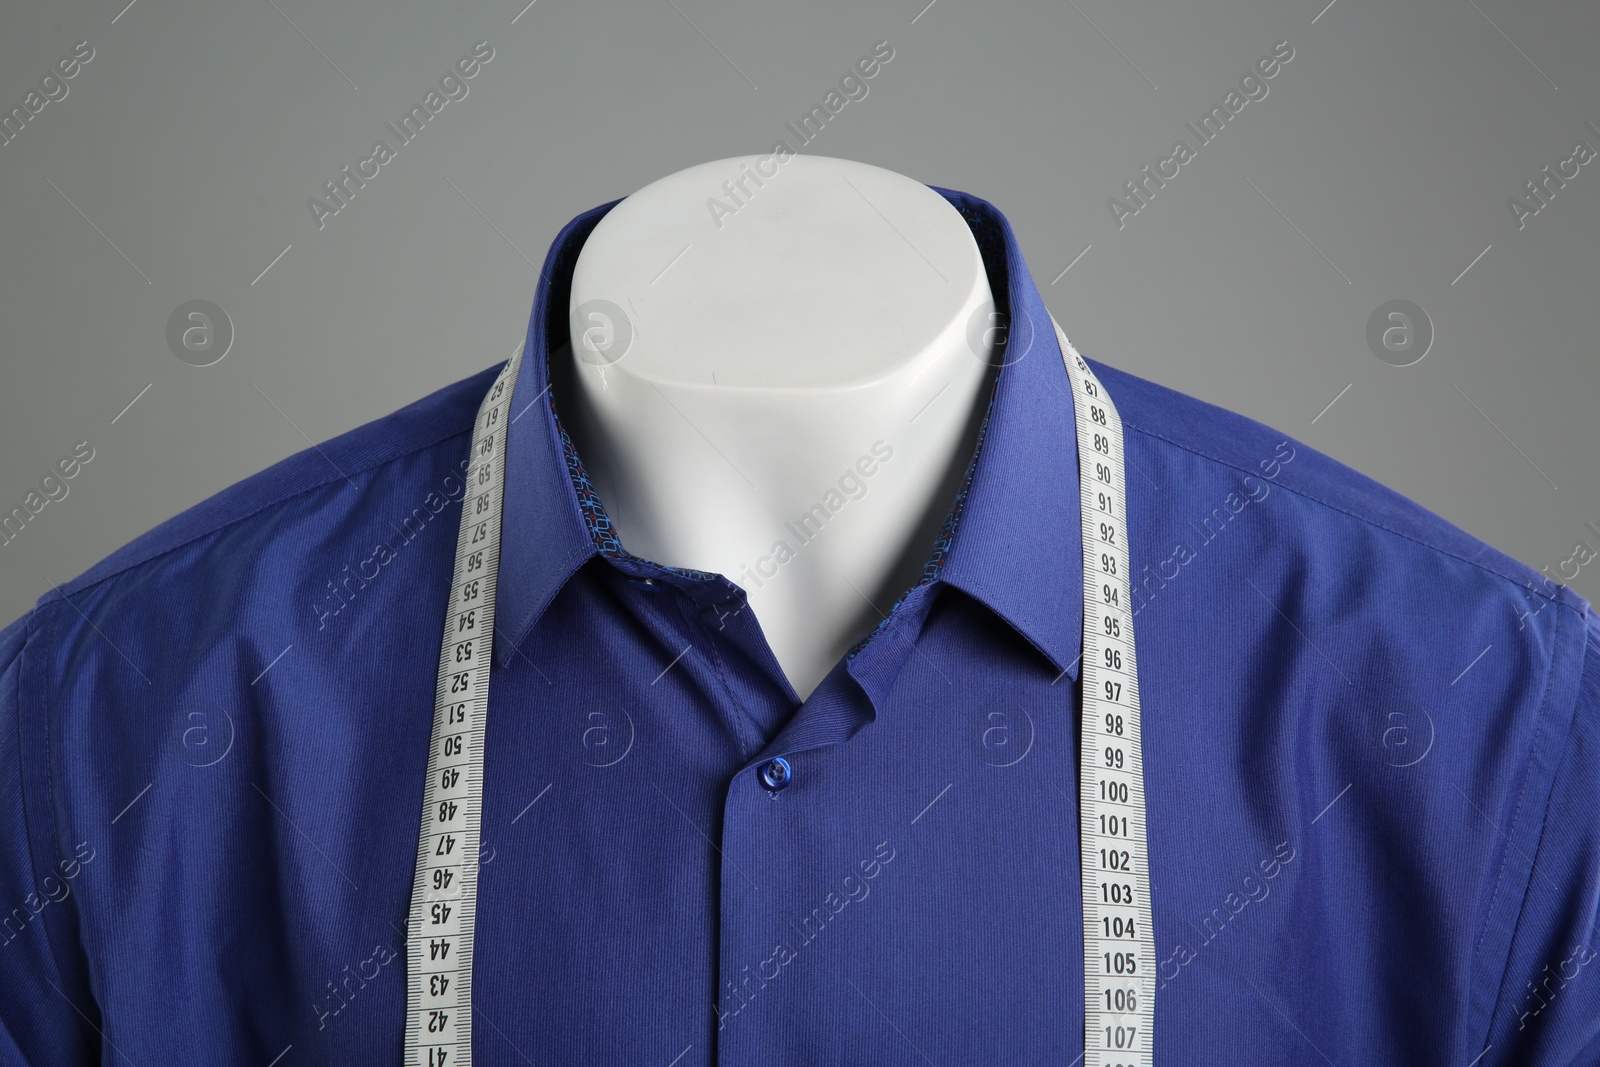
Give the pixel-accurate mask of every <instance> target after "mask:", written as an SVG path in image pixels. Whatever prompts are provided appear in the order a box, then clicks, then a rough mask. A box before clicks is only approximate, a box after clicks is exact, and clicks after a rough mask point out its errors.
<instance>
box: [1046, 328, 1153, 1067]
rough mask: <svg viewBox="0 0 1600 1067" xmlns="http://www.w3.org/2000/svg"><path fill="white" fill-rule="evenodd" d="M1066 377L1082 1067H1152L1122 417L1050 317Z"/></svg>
mask: <svg viewBox="0 0 1600 1067" xmlns="http://www.w3.org/2000/svg"><path fill="white" fill-rule="evenodd" d="M1050 322H1051V324H1052V325H1054V326H1055V328H1056V338H1057V339H1058V340H1059V341H1060V342H1061V358H1062V359H1063V360H1064V361H1065V362H1066V365H1067V377H1068V378H1070V379H1071V380H1072V406H1073V410H1074V412H1075V413H1076V419H1077V424H1078V485H1079V488H1080V494H1081V495H1080V499H1079V509H1080V512H1081V514H1082V517H1083V661H1082V666H1081V668H1080V670H1079V672H1078V673H1079V677H1080V678H1081V679H1082V681H1083V722H1082V729H1083V747H1082V751H1081V754H1080V755H1079V759H1078V766H1079V778H1080V792H1079V799H1078V809H1079V814H1080V817H1081V822H1080V825H1079V831H1078V836H1079V842H1080V847H1081V848H1082V849H1083V859H1082V864H1083V1045H1084V1054H1083V1062H1084V1067H1150V1062H1151V1049H1152V1047H1153V1044H1152V1038H1153V1037H1154V1036H1155V1035H1154V1030H1153V1027H1152V1023H1153V1021H1154V1019H1155V1008H1156V1005H1155V991H1156V990H1155V955H1156V953H1155V938H1154V935H1153V933H1152V932H1151V929H1150V858H1149V853H1148V851H1147V849H1146V847H1145V818H1144V813H1145V808H1144V757H1143V754H1142V750H1141V747H1140V721H1139V671H1138V663H1137V660H1136V659H1135V657H1134V649H1133V612H1132V610H1131V608H1132V601H1131V600H1130V598H1129V595H1128V589H1129V577H1130V575H1129V566H1128V536H1127V530H1128V528H1127V491H1126V489H1125V487H1124V485H1123V475H1124V472H1125V470H1126V466H1127V464H1126V461H1125V460H1124V458H1123V451H1122V419H1121V418H1120V417H1119V416H1118V415H1117V409H1116V407H1115V406H1114V405H1113V404H1112V403H1111V397H1110V396H1109V395H1108V394H1107V393H1106V391H1105V387H1104V386H1102V385H1101V384H1100V381H1099V379H1098V378H1096V377H1095V376H1094V372H1093V371H1092V370H1090V369H1089V364H1088V363H1087V362H1086V361H1085V360H1084V358H1083V357H1082V356H1080V355H1079V354H1078V350H1077V349H1076V348H1073V347H1072V342H1071V341H1069V340H1067V335H1066V333H1065V332H1063V331H1062V329H1061V324H1060V323H1058V322H1056V321H1055V317H1054V316H1052V317H1051V319H1050Z"/></svg>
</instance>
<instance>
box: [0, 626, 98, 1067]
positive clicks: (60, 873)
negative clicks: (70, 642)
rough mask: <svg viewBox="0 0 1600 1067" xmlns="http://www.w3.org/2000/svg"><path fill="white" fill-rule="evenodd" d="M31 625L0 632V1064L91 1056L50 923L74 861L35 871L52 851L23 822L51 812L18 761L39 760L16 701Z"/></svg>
mask: <svg viewBox="0 0 1600 1067" xmlns="http://www.w3.org/2000/svg"><path fill="white" fill-rule="evenodd" d="M29 623H30V617H24V618H22V619H20V620H18V621H17V622H15V623H13V624H12V625H10V626H8V627H6V628H5V629H4V630H0V1067H20V1065H26V1067H79V1065H87V1064H93V1063H98V1062H99V1041H98V1038H97V1036H96V1034H95V1033H94V1030H93V1027H94V1025H95V1024H94V1022H93V1021H92V1019H94V1018H98V1015H99V1013H98V1011H97V1010H96V1009H95V1008H94V1006H93V1003H92V1000H91V999H90V998H89V996H88V993H87V991H86V990H84V989H82V988H79V986H78V984H76V983H72V982H69V981H67V980H66V979H64V978H63V973H62V969H61V968H60V967H59V966H58V964H57V958H56V954H55V951H54V949H53V946H52V937H51V933H50V931H49V929H48V927H49V926H53V925H55V924H56V923H57V922H59V921H60V920H61V919H63V918H68V917H70V915H71V914H72V913H73V912H75V910H76V909H75V907H74V906H72V905H69V904H68V899H69V897H70V896H71V895H72V894H73V893H74V892H75V891H76V887H75V886H74V884H73V881H72V878H71V877H68V875H69V873H71V874H75V873H76V871H77V868H78V867H79V865H78V864H77V863H76V862H74V861H73V860H72V859H71V857H68V858H67V860H66V861H65V865H62V864H63V861H61V860H52V862H51V863H50V864H48V866H49V869H47V870H43V871H41V870H40V869H39V865H38V861H39V859H40V858H41V857H51V856H54V855H55V851H56V850H55V849H54V848H53V846H52V845H51V844H50V842H49V841H46V842H44V843H43V844H44V846H45V847H44V848H43V849H41V848H40V847H39V846H40V844H41V842H40V841H38V840H37V835H33V834H30V826H32V827H38V826H40V825H45V826H49V825H51V823H52V820H51V819H50V817H49V816H48V814H44V813H40V812H36V811H32V810H29V808H28V806H27V804H26V803H25V802H24V795H23V775H24V772H25V767H26V764H25V762H24V761H25V760H29V759H43V758H44V753H43V752H42V751H38V750H36V749H35V747H34V746H31V745H29V744H25V743H24V736H25V731H24V723H25V721H26V719H27V716H28V715H29V714H32V713H33V706H32V705H31V704H30V702H28V701H25V700H24V699H23V697H24V695H25V693H26V692H27V689H26V688H25V686H24V670H25V665H26V664H27V661H28V657H30V656H35V655H37V654H38V651H37V649H36V648H34V647H33V646H31V645H30V644H29V638H28V628H29ZM27 799H28V800H29V801H32V800H33V799H34V798H33V797H32V796H29V797H28V798H27ZM41 815H42V817H41ZM50 836H51V837H52V838H53V836H54V835H53V834H52V835H50ZM73 904H74V905H75V902H73ZM69 996H71V997H72V999H71V1000H69V999H68V998H69ZM85 1012H88V1014H84V1013H85Z"/></svg>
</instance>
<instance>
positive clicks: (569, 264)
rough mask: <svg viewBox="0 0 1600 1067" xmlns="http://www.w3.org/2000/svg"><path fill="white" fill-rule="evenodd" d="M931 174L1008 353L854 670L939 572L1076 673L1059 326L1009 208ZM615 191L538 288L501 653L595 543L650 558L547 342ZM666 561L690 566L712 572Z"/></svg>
mask: <svg viewBox="0 0 1600 1067" xmlns="http://www.w3.org/2000/svg"><path fill="white" fill-rule="evenodd" d="M931 188H933V190H934V191H935V192H937V193H939V194H940V195H942V196H944V197H945V199H947V200H948V201H950V203H951V205H952V206H954V207H955V208H956V209H957V210H958V211H960V212H961V215H962V217H963V218H965V219H966V220H967V224H968V225H969V226H970V227H971V228H972V232H973V236H974V237H975V238H976V240H977V242H978V248H979V250H980V252H981V253H982V255H983V260H984V266H985V269H986V271H987V273H988V276H989V285H990V289H991V290H992V291H993V293H994V297H995V304H996V306H997V307H999V308H1001V309H1006V310H1007V311H1008V314H1009V317H1008V318H1007V319H1006V320H1005V322H1006V324H1007V327H1008V329H1007V342H1006V347H1005V349H1004V362H1003V365H1002V366H1001V367H1000V369H999V371H998V372H997V373H996V374H995V375H994V385H993V389H992V391H991V393H990V397H989V406H988V409H987V413H986V414H985V416H984V421H983V428H982V429H981V430H980V432H979V436H978V446H977V449H976V451H975V452H974V454H973V456H972V459H971V460H970V461H969V462H968V465H967V470H966V474H965V477H964V479H963V481H962V485H961V489H960V491H959V492H958V494H957V497H956V500H955V502H954V503H953V504H952V506H951V508H950V512H949V514H948V516H947V517H946V519H945V523H944V527H943V529H942V530H941V531H940V534H939V537H938V538H937V540H936V541H935V544H934V548H933V552H932V554H931V555H930V557H929V559H928V562H927V564H926V565H925V567H924V568H923V574H922V578H921V581H920V582H919V583H918V584H917V585H916V586H914V587H913V588H912V589H911V590H910V591H908V593H907V594H906V595H905V596H904V597H902V598H901V600H900V601H899V602H898V603H897V604H896V605H895V606H894V608H893V609H892V610H891V611H890V612H889V614H888V616H887V617H886V618H885V619H884V620H883V623H882V624H880V625H879V627H878V629H877V630H876V631H874V633H873V634H872V635H870V636H869V637H868V638H867V639H865V640H863V641H862V642H861V643H860V644H858V645H856V647H855V648H853V649H852V650H851V651H850V653H849V657H850V659H851V660H852V661H853V663H852V673H854V674H856V675H857V676H858V677H859V678H860V680H861V681H862V682H863V684H864V685H868V686H869V688H875V686H873V685H872V684H871V682H872V680H876V681H877V682H879V683H880V684H883V685H887V684H888V683H889V682H890V681H892V679H893V676H894V675H896V674H898V673H899V668H900V666H901V665H902V664H903V662H904V660H905V657H906V656H907V655H908V654H909V648H910V643H909V641H894V642H890V641H887V640H883V641H874V640H872V638H873V637H876V636H877V635H878V634H879V633H881V632H882V631H884V630H886V629H888V628H890V627H894V628H896V629H903V628H907V627H908V626H910V625H914V626H915V627H917V628H920V625H921V622H922V620H923V619H924V618H925V616H926V613H927V610H928V608H929V606H930V605H931V597H932V593H933V592H934V588H935V586H936V583H942V584H944V585H948V586H953V587H954V588H957V589H959V590H961V591H962V592H963V593H965V594H967V595H968V596H971V597H973V598H974V599H976V600H977V601H979V602H980V603H982V604H984V605H985V606H987V607H988V608H989V609H990V610H991V611H993V612H994V613H995V614H997V615H998V616H1000V617H1001V618H1002V619H1004V620H1005V621H1006V622H1007V623H1008V624H1009V625H1010V626H1011V627H1012V628H1014V629H1015V630H1016V631H1017V632H1018V633H1020V634H1022V635H1023V636H1024V637H1025V638H1027V640H1028V641H1029V642H1030V643H1032V644H1033V645H1034V647H1036V648H1037V649H1038V650H1039V651H1040V652H1042V653H1043V654H1044V655H1045V656H1046V657H1048V658H1049V659H1050V661H1051V662H1052V663H1053V664H1054V665H1055V667H1056V669H1057V670H1058V671H1061V672H1063V673H1065V674H1067V675H1069V676H1070V677H1072V678H1076V677H1077V673H1078V660H1079V650H1080V645H1081V641H1082V636H1083V594H1082V585H1083V558H1082V551H1083V540H1082V538H1083V533H1082V529H1081V527H1080V524H1079V522H1080V518H1079V505H1078V446H1077V431H1076V427H1075V424H1074V422H1073V409H1072V389H1071V385H1070V379H1068V377H1067V373H1066V368H1065V366H1064V365H1063V363H1062V358H1061V349H1060V346H1059V344H1058V343H1057V340H1056V335H1055V328H1054V326H1053V324H1052V322H1051V318H1050V314H1049V312H1048V311H1047V310H1046V308H1045V305H1044V300H1043V298H1042V297H1041V296H1040V294H1039V290H1038V288H1037V287H1036V286H1035V285H1034V282H1033V277H1032V275H1031V274H1030V273H1029V271H1028V266H1027V263H1026V262H1025V261H1024V260H1023V258H1022V251H1021V249H1020V248H1019V247H1018V246H1017V241H1016V236H1015V234H1013V233H1012V230H1011V224H1010V223H1009V222H1007V221H1006V218H1005V216H1004V215H1002V214H1001V213H1000V211H999V210H998V209H997V208H995V207H994V205H992V204H990V203H989V202H988V201H986V200H982V199H979V198H978V197H975V196H970V195H968V194H966V193H962V192H957V191H955V190H951V189H942V188H939V187H938V186H932V187H931ZM620 202H621V201H620V199H619V200H613V201H611V202H609V203H606V204H601V205H600V206H599V207H595V208H591V209H590V210H588V211H585V212H584V213H582V214H581V215H579V216H577V217H576V218H574V219H573V220H572V221H571V222H569V223H567V225H566V226H565V227H563V228H562V230H561V232H560V233H559V234H558V235H557V236H556V239H555V241H554V242H553V243H552V244H551V246H550V251H549V253H548V255H547V256H546V258H545V264H544V269H543V271H542V272H541V275H540V278H539V284H538V288H537V291H536V292H535V294H534V300H533V314H532V315H531V316H530V318H529V322H528V334H527V341H526V347H525V348H524V354H525V356H524V359H523V361H522V369H521V371H520V372H519V373H518V377H517V382H516V385H515V387H514V391H513V395H512V403H511V410H512V421H511V430H510V434H509V438H508V441H507V463H506V487H505V497H506V499H505V512H504V518H503V527H504V528H503V530H502V534H501V546H500V579H499V586H498V589H497V593H496V601H497V604H498V612H497V613H498V616H499V621H498V624H497V625H496V627H495V629H496V635H495V641H496V644H497V646H498V651H499V655H498V657H497V658H498V659H499V661H500V663H501V665H502V666H503V665H505V664H506V663H508V662H509V660H510V658H511V657H512V655H514V654H515V652H516V649H517V647H518V646H519V645H521V643H522V642H523V641H524V640H525V639H526V638H527V635H528V632H529V631H530V630H531V629H532V628H533V626H534V624H535V623H536V622H537V621H538V619H539V616H540V615H541V614H543V612H544V610H545V608H546V607H548V606H549V604H550V602H551V600H553V599H554V598H555V595H556V593H557V592H559V591H560V589H561V587H562V586H563V585H564V584H565V583H566V581H567V579H568V578H570V577H571V576H572V575H573V573H574V572H576V571H577V569H578V568H579V567H580V566H582V565H583V564H584V563H585V562H586V561H587V560H588V559H589V558H590V557H591V556H594V555H604V556H607V557H609V558H611V559H612V560H613V561H637V562H643V561H638V560H637V557H633V556H631V555H630V554H629V553H627V552H626V551H625V550H624V549H623V548H622V546H621V544H620V543H619V542H618V540H617V538H616V536H615V534H614V532H613V531H612V529H611V524H610V521H609V519H607V518H606V514H605V508H604V507H603V505H602V504H601V503H600V499H599V497H598V496H597V495H596V494H595V492H594V488H593V486H592V485H591V484H590V482H589V478H588V475H587V474H586V473H585V472H584V469H583V464H582V462H581V461H580V460H579V458H578V455H577V451H576V449H574V447H573V445H572V441H571V438H570V437H569V436H568V435H567V433H566V431H565V430H564V429H563V428H562V426H561V423H560V420H559V419H558V418H557V416H556V411H555V406H554V404H553V403H552V400H551V396H550V371H551V362H552V356H553V355H556V356H560V357H562V358H564V356H565V351H566V349H567V347H568V345H569V338H568V328H567V305H568V302H569V298H570V294H571V285H572V271H573V267H574V265H575V264H576V263H577V259H578V253H579V251H580V250H581V249H582V248H583V243H584V241H585V240H586V239H587V238H588V236H589V234H590V233H591V232H592V231H593V230H594V227H595V226H596V224H598V223H599V221H600V220H601V218H603V217H604V216H605V214H606V213H607V212H608V211H610V210H611V209H612V208H613V207H615V206H616V205H617V204H618V203H620ZM672 569H673V570H675V571H676V572H677V573H679V574H681V575H683V576H684V577H686V578H691V579H707V580H709V579H713V578H714V576H713V575H709V574H706V573H705V572H702V571H694V570H689V569H686V568H672ZM907 636H908V637H914V636H915V630H914V629H913V630H912V632H911V633H909V634H907ZM874 646H876V647H874ZM896 649H898V651H895V650H896Z"/></svg>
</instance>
